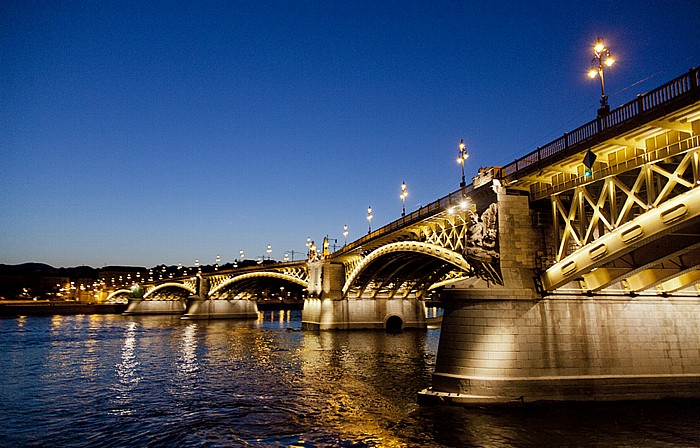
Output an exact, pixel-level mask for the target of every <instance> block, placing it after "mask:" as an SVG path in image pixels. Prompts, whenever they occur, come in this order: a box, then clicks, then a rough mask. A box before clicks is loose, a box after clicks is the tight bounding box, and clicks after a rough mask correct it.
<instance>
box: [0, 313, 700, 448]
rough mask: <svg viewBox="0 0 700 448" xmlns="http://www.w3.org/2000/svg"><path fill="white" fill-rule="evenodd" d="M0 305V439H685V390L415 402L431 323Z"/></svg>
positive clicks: (434, 336) (595, 442) (138, 442)
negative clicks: (609, 398) (460, 404)
mask: <svg viewBox="0 0 700 448" xmlns="http://www.w3.org/2000/svg"><path fill="white" fill-rule="evenodd" d="M300 326H301V320H300V312H299V311H291V312H290V311H283V312H279V311H276V312H265V313H261V315H260V316H259V318H258V319H257V320H250V321H232V320H231V321H227V320H221V321H180V320H179V319H178V318H177V317H169V316H140V317H139V316H134V317H122V316H63V317H61V318H41V317H36V318H34V317H31V318H21V319H6V320H0V350H1V351H2V352H3V353H4V354H5V356H4V357H0V371H2V372H3V377H4V384H3V386H4V387H2V388H0V446H3V447H4V446H7V447H9V446H67V447H70V446H75V447H77V446H127V447H129V446H134V447H136V446H138V447H141V446H169V447H170V446H174V447H177V446H203V445H206V446H257V447H263V446H298V447H316V446H318V447H321V446H359V447H362V446H388V447H394V446H395V447H399V446H543V445H549V446H552V445H554V446H611V445H612V446H669V445H684V446H697V445H699V444H700V435H698V434H697V430H696V428H697V427H698V425H699V424H700V417H699V415H700V413H699V412H698V408H697V406H696V405H695V404H690V405H689V404H686V403H681V404H678V403H673V404H653V405H648V404H647V405H637V404H634V405H624V404H622V405H591V406H575V407H572V406H569V407H566V406H558V407H544V408H534V409H533V408H522V409H462V408H447V407H435V408H420V407H418V406H417V404H416V392H417V391H418V390H420V389H422V388H424V387H426V386H428V385H429V384H430V376H431V373H432V370H433V366H434V363H435V351H436V349H437V340H438V337H439V330H428V331H409V332H404V333H402V334H398V335H388V334H385V333H383V332H364V331H353V332H301V331H298V329H299V328H300Z"/></svg>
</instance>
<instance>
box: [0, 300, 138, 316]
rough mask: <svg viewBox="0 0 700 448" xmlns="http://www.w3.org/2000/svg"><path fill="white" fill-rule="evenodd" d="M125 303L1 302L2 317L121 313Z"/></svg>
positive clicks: (0, 313)
mask: <svg viewBox="0 0 700 448" xmlns="http://www.w3.org/2000/svg"><path fill="white" fill-rule="evenodd" d="M124 310H126V304H125V303H91V302H66V301H50V300H36V301H34V300H12V301H10V300H8V301H3V302H2V303H0V317H16V316H53V315H56V314H61V315H71V314H121V313H122V312H124Z"/></svg>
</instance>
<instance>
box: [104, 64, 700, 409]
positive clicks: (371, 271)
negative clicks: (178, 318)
mask: <svg viewBox="0 0 700 448" xmlns="http://www.w3.org/2000/svg"><path fill="white" fill-rule="evenodd" d="M698 85H699V75H698V70H697V69H691V70H690V71H688V72H687V73H685V74H683V75H682V76H680V77H678V78H676V79H674V80H672V81H670V82H668V83H666V84H664V85H662V86H660V87H658V88H656V89H654V90H652V91H650V92H648V93H645V94H642V95H638V96H637V98H636V99H635V100H633V101H631V102H629V103H627V104H624V105H622V106H620V107H618V108H616V109H614V110H612V111H610V112H609V113H607V114H601V115H599V116H598V117H597V118H596V119H595V120H593V121H591V122H589V123H586V124H584V125H583V126H581V127H579V128H577V129H575V130H573V131H571V132H568V133H566V134H564V135H563V136H561V137H560V138H558V139H556V140H555V141H553V142H551V143H549V144H547V145H545V146H543V147H540V148H537V149H536V150H535V151H533V152H531V153H529V154H527V155H526V156H524V157H522V158H519V159H517V160H515V161H514V162H512V163H511V164H509V165H507V166H504V167H489V168H485V169H480V170H479V173H478V175H477V176H476V177H474V178H473V183H472V184H470V185H467V186H464V187H462V188H460V189H459V190H457V191H455V192H453V193H451V194H449V195H447V196H445V197H443V198H440V199H438V200H436V201H435V202H433V203H431V204H429V205H427V206H424V207H421V208H420V209H419V210H416V211H414V212H413V213H410V214H407V215H406V216H403V217H402V218H401V219H399V220H397V221H394V222H392V223H390V224H388V225H386V226H384V227H382V228H380V229H377V230H375V231H374V232H371V233H370V234H368V235H366V236H364V237H362V238H360V239H358V240H357V241H354V242H351V243H349V244H347V245H345V246H344V247H342V248H341V249H340V250H338V251H336V252H333V253H330V252H329V251H328V250H327V248H324V250H323V251H322V252H320V253H319V252H316V251H315V250H314V251H310V252H309V257H308V259H307V260H303V261H300V262H293V263H275V264H267V265H262V266H258V267H255V268H248V269H239V270H231V271H227V272H217V273H213V274H206V275H199V276H196V277H193V278H182V279H172V280H169V281H167V282H159V283H150V284H144V285H138V286H136V287H134V288H133V289H132V290H129V291H126V290H122V291H121V292H115V294H127V293H128V294H129V295H131V300H130V305H129V309H128V310H127V313H134V314H136V313H151V312H169V313H182V314H183V318H188V319H195V318H218V317H254V315H255V313H256V311H257V309H256V306H255V300H252V299H253V298H254V297H255V294H256V292H258V291H260V290H261V289H263V288H273V289H278V288H283V287H286V288H292V289H293V288H296V289H295V290H296V291H304V293H305V295H306V297H305V301H304V310H303V316H302V323H303V327H304V328H305V329H315V330H337V329H354V328H364V329H368V328H377V329H378V328H388V329H408V328H425V326H426V322H425V313H424V310H425V305H424V304H425V299H426V298H427V297H429V296H430V295H431V294H433V293H434V294H437V295H439V297H440V299H441V301H442V303H443V305H444V317H443V324H442V330H441V334H440V343H439V348H438V355H437V361H436V367H435V373H434V375H433V386H432V388H430V389H427V390H425V391H422V392H421V393H420V395H419V396H420V397H421V400H423V401H428V402H429V401H439V402H450V403H501V402H510V401H537V400H572V399H573V400H576V399H580V400H592V399H593V400H601V399H630V398H635V399H636V398H661V397H696V398H697V397H700V326H698V325H697V322H698V321H700V298H699V297H700V267H699V266H700V250H698V249H699V248H700V88H699V87H698ZM270 285H272V286H270Z"/></svg>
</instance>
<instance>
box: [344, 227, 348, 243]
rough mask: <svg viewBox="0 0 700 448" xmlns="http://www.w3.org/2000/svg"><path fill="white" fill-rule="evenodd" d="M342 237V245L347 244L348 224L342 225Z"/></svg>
mask: <svg viewBox="0 0 700 448" xmlns="http://www.w3.org/2000/svg"><path fill="white" fill-rule="evenodd" d="M343 238H344V241H343V246H347V245H348V226H347V225H344V226H343Z"/></svg>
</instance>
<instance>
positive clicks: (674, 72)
mask: <svg viewBox="0 0 700 448" xmlns="http://www.w3.org/2000/svg"><path fill="white" fill-rule="evenodd" d="M597 36H602V37H604V38H605V39H606V43H607V44H608V46H609V47H610V49H611V51H612V52H613V53H614V55H615V57H616V59H617V64H616V65H615V66H614V67H613V68H612V69H610V70H609V71H608V72H607V75H606V91H607V93H608V94H609V96H610V103H611V105H612V106H613V107H616V106H618V105H620V104H623V103H625V102H627V101H629V100H631V99H632V98H633V97H634V96H635V95H636V94H637V93H642V92H645V91H647V90H650V89H652V88H654V87H656V86H658V85H660V84H663V83H665V82H666V81H668V80H670V79H672V78H674V77H676V76H679V75H680V74H682V73H683V72H685V71H686V70H687V69H689V68H690V67H693V66H697V65H699V64H700V2H697V1H696V0H688V1H685V0H676V1H674V0H670V1H663V2H662V1H634V2H633V1H609V2H597V1H581V2H562V1H553V2H507V1H506V2H476V1H453V2H443V1H432V0H431V1H424V2H412V1H397V2H387V1H373V0H369V1H340V0H338V1H272V2H267V1H260V0H254V1H246V2H234V1H230V2H229V1H227V2H157V1H156V2H151V1H148V2H142V1H139V2H129V1H121V0H120V1H114V2H111V1H99V2H94V1H90V2H80V1H65V2H59V1H56V2H54V1H42V2H33V1H17V2H7V1H0V56H1V62H0V155H1V156H2V163H1V164H0V263H9V264H15V263H22V262H29V261H38V262H45V263H49V264H52V265H55V266H75V265H81V264H87V265H92V266H95V267H98V266H103V265H105V264H124V265H141V266H153V265H156V264H160V263H167V264H176V263H178V262H182V263H183V264H185V265H192V264H193V263H194V259H195V258H198V259H199V260H200V261H201V262H202V263H213V262H214V259H215V257H216V255H217V254H219V255H221V258H222V261H223V262H227V261H232V260H233V259H235V258H238V256H239V250H241V249H243V250H244V251H245V255H246V258H255V257H256V256H260V255H266V253H265V248H266V247H267V245H268V244H272V247H273V258H277V259H281V258H282V256H283V253H284V251H290V250H295V251H303V250H305V242H306V237H307V236H310V237H311V238H312V239H314V240H316V242H317V243H320V241H321V240H322V239H323V237H324V236H325V235H327V234H328V235H329V236H330V237H331V238H338V239H339V242H340V243H341V244H342V238H343V237H342V228H343V225H344V224H347V225H348V227H349V229H350V235H349V237H348V240H349V241H352V240H355V239H357V238H358V237H361V236H362V235H364V234H366V233H367V220H366V213H367V206H368V205H371V206H372V207H373V211H374V217H375V218H374V220H373V222H372V226H373V228H377V227H379V226H381V225H383V224H386V223H388V222H391V221H392V220H394V219H396V218H398V217H399V216H400V213H401V202H400V199H399V193H400V185H401V182H402V181H405V182H406V184H407V185H408V190H409V196H408V199H407V202H406V207H407V209H408V211H409V212H410V211H412V210H414V209H416V208H418V207H419V206H420V205H423V204H427V203H429V202H431V201H433V200H435V199H437V198H438V197H441V196H443V195H445V194H447V193H449V192H451V191H453V190H455V189H456V188H457V187H458V186H459V180H460V168H459V166H458V165H457V163H456V162H455V157H456V155H457V150H458V143H459V140H460V139H461V138H463V139H464V140H465V142H466V143H467V150H468V152H469V154H470V158H469V160H468V162H467V166H466V168H467V175H468V177H471V176H473V175H475V174H476V171H477V169H478V168H479V167H480V166H490V165H504V164H506V163H508V162H510V161H511V160H513V159H514V158H515V157H517V156H521V155H523V154H525V153H527V152H529V151H531V150H533V149H535V148H536V147H537V146H538V145H543V144H545V143H547V142H549V141H551V140H553V139H554V138H556V137H558V136H559V135H561V134H563V133H564V132H565V131H568V130H571V129H573V128H576V127H577V126H579V125H581V124H583V123H585V122H587V121H589V120H590V119H593V118H594V117H595V113H596V109H597V107H598V100H599V97H600V86H599V84H598V81H597V80H595V81H591V80H590V79H589V78H588V77H587V76H586V72H587V69H588V68H589V65H590V60H591V57H592V54H591V46H592V43H593V42H594V41H595V38H596V37H597Z"/></svg>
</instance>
